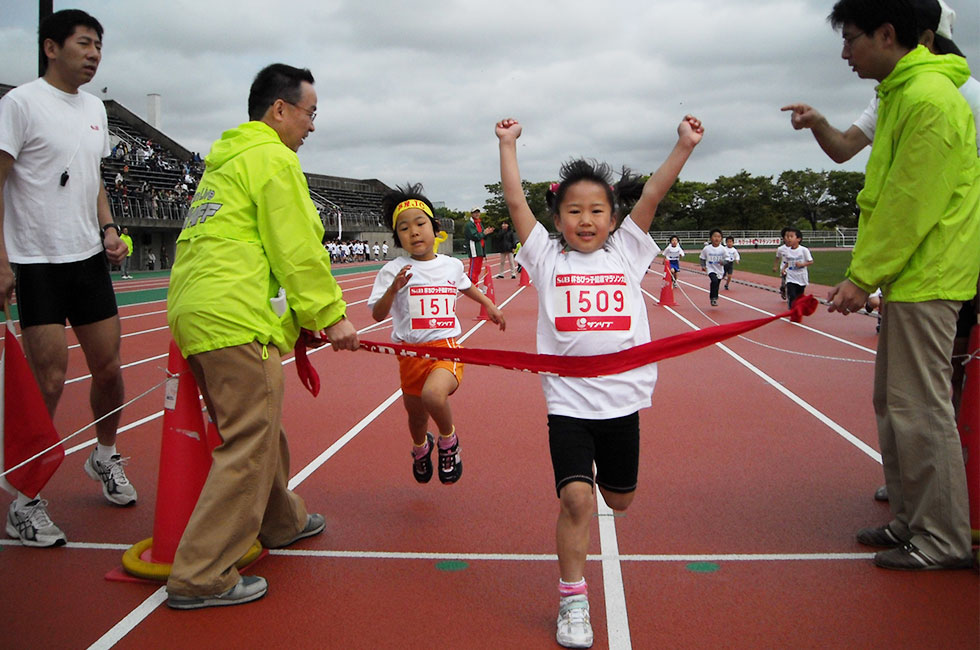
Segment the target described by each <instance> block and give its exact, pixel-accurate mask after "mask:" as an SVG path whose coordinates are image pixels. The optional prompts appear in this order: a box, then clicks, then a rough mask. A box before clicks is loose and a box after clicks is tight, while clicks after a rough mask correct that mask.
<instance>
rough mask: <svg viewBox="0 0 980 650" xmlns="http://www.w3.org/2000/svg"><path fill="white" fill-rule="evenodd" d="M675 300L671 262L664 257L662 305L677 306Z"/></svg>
mask: <svg viewBox="0 0 980 650" xmlns="http://www.w3.org/2000/svg"><path fill="white" fill-rule="evenodd" d="M676 305H677V303H676V302H674V276H673V274H672V273H671V272H670V262H669V261H667V260H666V259H664V286H663V287H661V289H660V306H661V307H675V306H676Z"/></svg>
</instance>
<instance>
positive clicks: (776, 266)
mask: <svg viewBox="0 0 980 650" xmlns="http://www.w3.org/2000/svg"><path fill="white" fill-rule="evenodd" d="M787 230H789V228H783V229H782V230H780V231H779V246H777V247H776V259H775V260H773V262H772V272H773V273H778V274H779V297H780V298H781V299H783V300H786V276H785V275H783V273H782V269H783V254H784V253H785V252H786V250H787V249H788V248H789V247H788V246H787V245H786V231H787Z"/></svg>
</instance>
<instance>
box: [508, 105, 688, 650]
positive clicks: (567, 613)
mask: <svg viewBox="0 0 980 650" xmlns="http://www.w3.org/2000/svg"><path fill="white" fill-rule="evenodd" d="M677 131H678V135H679V137H678V140H677V144H676V145H675V146H674V149H673V150H672V151H671V153H670V154H669V155H668V156H667V159H666V160H665V161H664V163H663V164H662V165H661V166H660V168H659V169H658V170H657V171H656V172H654V173H653V175H652V176H650V179H649V180H648V181H647V182H646V183H645V184H644V185H641V184H640V183H639V180H638V179H637V177H635V176H633V175H631V174H630V173H629V171H628V170H623V175H622V178H621V179H620V181H619V182H618V183H617V185H616V187H615V188H613V187H611V186H610V180H611V176H612V172H611V169H610V168H609V167H608V166H607V165H604V164H597V163H594V162H589V161H585V160H573V161H570V162H568V163H565V164H564V165H563V166H562V168H561V172H560V183H559V185H558V187H557V189H556V190H555V191H554V192H552V191H551V190H549V192H548V203H549V208H550V210H551V214H552V218H553V219H554V223H555V227H556V229H557V230H558V232H559V233H560V235H561V238H560V239H552V238H550V237H549V236H548V231H547V230H546V229H545V227H544V226H543V225H541V224H539V223H538V222H537V221H536V220H535V217H534V214H533V213H532V212H531V209H530V208H529V207H528V204H527V199H526V198H525V196H524V190H523V188H522V187H521V174H520V171H519V170H518V165H517V138H518V137H519V136H520V135H521V125H520V124H519V123H518V122H517V121H516V120H513V119H505V120H502V121H500V122H498V123H497V125H496V134H497V137H498V138H499V140H500V177H501V181H502V185H503V192H504V200H505V201H506V202H507V208H508V210H509V211H510V216H511V220H512V221H513V223H514V229H515V230H516V232H517V237H518V239H519V240H520V241H521V243H522V244H523V245H522V247H521V249H520V251H519V252H518V254H517V261H518V262H519V263H520V264H521V265H523V266H524V268H525V269H526V270H527V272H528V274H529V275H530V277H531V281H532V282H533V283H534V285H535V287H536V288H537V290H538V326H537V348H538V352H539V353H542V354H559V355H568V356H587V355H595V354H605V353H610V352H616V351H619V350H623V349H627V348H631V347H634V346H637V345H640V344H642V343H646V342H648V341H650V326H649V324H648V322H647V310H646V304H645V302H644V299H643V295H642V293H641V292H640V282H641V281H642V280H643V278H644V276H645V274H646V270H647V268H648V267H649V266H650V263H651V262H652V261H653V259H654V257H656V255H657V253H658V252H659V250H658V247H657V245H656V244H655V243H654V242H653V239H651V238H650V235H649V234H647V231H648V230H649V228H650V223H651V222H652V221H653V216H654V213H655V212H656V209H657V205H658V204H659V203H660V200H661V199H662V198H663V197H664V195H665V194H666V193H667V190H668V189H669V188H670V186H671V184H672V183H673V182H674V180H675V179H676V178H677V175H678V173H679V172H680V170H681V168H682V167H683V166H684V163H685V162H686V161H687V159H688V157H689V156H690V154H691V151H692V150H693V149H694V147H695V146H696V145H697V144H698V142H700V141H701V135H702V133H703V129H702V128H701V122H700V121H698V120H697V119H695V118H693V117H691V116H687V117H685V118H684V120H683V121H682V122H681V124H680V126H679V127H678V129H677ZM637 198H639V200H636V199H637ZM633 201H636V205H635V207H634V208H633V211H632V214H631V216H628V217H626V219H625V220H624V221H623V224H622V225H621V226H620V227H619V228H618V229H617V227H616V226H617V218H618V217H619V216H621V215H622V214H623V213H624V212H625V211H626V209H627V204H628V203H632V202H633ZM656 381H657V366H656V364H651V365H648V366H644V367H641V368H636V369H634V370H630V371H628V372H624V373H622V374H618V375H610V376H605V377H594V378H575V377H558V376H548V375H542V376H541V383H542V386H543V388H544V395H545V400H546V402H547V404H548V436H549V442H550V447H551V460H552V466H553V468H554V472H555V488H556V491H557V492H558V498H559V500H560V506H561V507H560V510H559V514H558V524H557V533H556V539H557V546H558V570H559V573H560V581H559V583H558V592H559V595H560V601H559V607H558V622H557V623H558V631H557V634H556V638H557V640H558V643H560V644H561V645H563V646H565V647H569V648H587V647H590V646H591V645H592V625H591V623H590V620H589V600H588V593H587V589H586V584H585V573H584V572H585V561H586V553H587V550H588V547H589V529H590V526H591V524H592V522H593V521H594V519H593V517H592V514H593V509H594V504H595V498H594V495H593V489H594V488H593V486H594V485H598V486H599V490H600V492H601V493H602V496H603V498H604V499H605V501H606V503H607V504H609V506H610V507H611V508H613V509H614V510H625V509H626V508H627V506H629V504H630V502H631V501H632V500H633V495H634V493H635V490H636V478H637V467H638V464H639V446H640V425H639V410H640V409H641V408H645V407H648V406H650V397H651V394H652V393H653V388H654V385H655V384H656ZM593 463H594V464H595V467H596V473H595V476H594V477H593V473H592V466H593Z"/></svg>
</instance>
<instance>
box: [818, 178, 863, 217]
mask: <svg viewBox="0 0 980 650" xmlns="http://www.w3.org/2000/svg"><path fill="white" fill-rule="evenodd" d="M863 187H864V174H863V173H862V172H844V171H832V172H828V174H827V193H828V194H829V195H830V201H829V203H828V204H827V208H826V219H827V225H828V226H840V227H841V228H857V224H858V216H859V215H860V210H858V206H857V195H858V192H860V191H861V188H863Z"/></svg>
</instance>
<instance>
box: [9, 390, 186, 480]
mask: <svg viewBox="0 0 980 650" xmlns="http://www.w3.org/2000/svg"><path fill="white" fill-rule="evenodd" d="M167 374H168V375H169V374H170V373H169V372H168V373H167ZM173 376H175V377H176V376H178V375H173ZM169 380H170V377H167V379H164V380H163V381H161V382H160V383H159V384H157V385H156V386H153V387H151V388H149V389H148V390H146V391H144V392H143V393H141V394H140V395H137V396H136V397H134V398H133V399H131V400H129V401H128V402H126V403H125V404H123V405H122V406H120V407H119V408H116V409H113V410H112V411H109V412H108V413H106V414H105V415H103V416H102V417H100V418H99V419H98V420H95V421H94V422H90V423H89V424H86V425H85V426H84V427H82V428H81V429H79V430H78V431H76V432H75V433H73V434H71V435H69V436H65V437H64V438H63V439H61V440H59V441H58V442H56V443H55V444H53V445H51V446H50V447H48V448H47V449H45V450H44V451H42V452H39V453H37V454H35V455H34V456H31V457H30V458H28V459H27V460H25V461H23V462H20V463H18V464H16V465H14V466H13V467H11V468H10V469H8V470H5V471H3V472H0V478H3V477H4V476H6V475H7V474H10V473H11V472H14V471H16V470H18V469H20V468H21V467H23V466H24V465H27V464H28V463H32V462H34V461H35V460H37V459H38V458H40V457H41V456H44V455H45V454H46V453H48V452H49V451H52V450H54V449H56V448H58V447H59V446H61V445H63V444H64V443H66V442H68V441H69V440H71V439H72V438H74V437H75V436H77V435H79V434H81V433H83V432H85V431H87V430H89V429H91V428H92V427H94V426H95V425H96V424H98V423H99V422H101V421H102V420H104V419H106V418H107V417H109V416H110V415H114V414H116V413H118V412H120V411H122V410H123V409H124V408H126V407H127V406H129V405H130V404H133V403H134V402H136V401H137V400H140V399H143V398H144V397H146V396H147V395H149V394H150V393H152V392H153V391H155V390H156V389H158V388H160V387H161V386H163V385H165V384H166V383H167V381H169Z"/></svg>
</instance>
